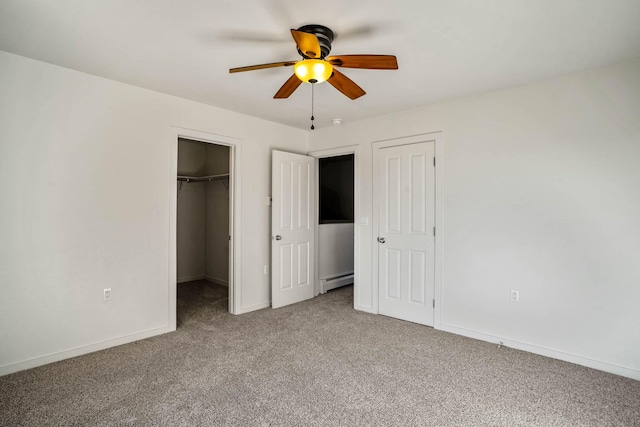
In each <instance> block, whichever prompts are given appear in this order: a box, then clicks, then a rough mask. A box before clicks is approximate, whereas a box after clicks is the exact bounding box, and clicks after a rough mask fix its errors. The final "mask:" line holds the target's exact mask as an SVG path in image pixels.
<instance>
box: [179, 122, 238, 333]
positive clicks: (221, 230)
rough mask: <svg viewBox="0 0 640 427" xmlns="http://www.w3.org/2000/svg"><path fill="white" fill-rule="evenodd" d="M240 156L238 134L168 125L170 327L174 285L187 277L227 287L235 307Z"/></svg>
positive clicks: (184, 282)
mask: <svg viewBox="0 0 640 427" xmlns="http://www.w3.org/2000/svg"><path fill="white" fill-rule="evenodd" d="M239 161H240V141H239V140H237V139H235V138H229V137H224V136H219V135H214V134H208V133H204V132H199V131H194V130H188V129H182V128H173V127H172V136H171V165H172V168H171V176H172V180H171V188H172V191H171V208H170V209H171V210H170V214H171V215H170V230H169V249H170V263H169V265H170V271H169V305H170V318H169V322H170V325H171V327H172V328H173V329H175V327H176V313H177V309H176V304H177V300H176V294H177V289H178V286H189V283H188V282H196V281H197V282H199V286H203V285H207V284H211V286H216V285H217V286H218V287H220V286H224V287H227V290H226V291H224V293H225V294H227V295H228V301H229V303H228V310H229V312H230V313H233V314H236V313H238V307H237V306H236V305H237V303H238V296H239V295H238V294H239V289H236V286H237V284H238V283H239V277H238V276H239V271H240V265H239V262H238V261H239V255H238V254H239V251H240V247H239V234H240V233H239V231H240V211H239V200H237V198H236V197H234V195H235V194H238V191H239V180H238V176H239V170H238V168H237V165H238V162H239ZM236 240H238V241H236ZM213 284H215V285H213ZM181 289H184V288H182V287H181ZM218 293H220V292H219V291H218Z"/></svg>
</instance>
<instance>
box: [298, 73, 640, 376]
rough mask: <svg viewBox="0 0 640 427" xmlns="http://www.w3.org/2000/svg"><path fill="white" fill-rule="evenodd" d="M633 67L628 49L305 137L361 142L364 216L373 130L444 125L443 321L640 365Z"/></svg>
mask: <svg viewBox="0 0 640 427" xmlns="http://www.w3.org/2000/svg"><path fill="white" fill-rule="evenodd" d="M639 76H640V61H635V62H629V63H626V64H621V65H616V66H612V67H608V68H602V69H597V70H592V71H589V72H585V73H580V74H574V75H568V76H565V77H562V78H557V79H554V80H549V81H545V82H541V83H538V84H532V85H527V86H522V87H517V88H513V89H509V90H503V91H498V92H493V93H486V94H481V95H477V96H472V97H468V98H464V99H457V100H452V101H448V102H442V103H439V104H436V105H432V106H427V107H424V108H420V109H416V110H411V111H406V112H402V113H398V114H393V115H388V116H383V117H377V118H375V119H373V120H366V121H361V122H356V123H352V124H347V125H343V126H341V127H332V128H325V129H319V130H316V131H315V132H312V133H311V134H310V150H321V149H328V148H333V147H340V146H347V145H352V144H354V143H355V144H360V151H361V163H360V164H361V170H360V172H359V176H358V181H359V186H358V188H359V197H360V209H361V211H360V214H359V216H360V217H369V218H371V217H372V216H373V212H372V196H371V179H370V177H371V173H372V167H371V156H372V154H371V153H372V151H371V142H372V141H376V140H385V139H392V138H398V137H402V136H409V135H417V134H422V133H428V132H434V131H442V132H443V134H442V135H443V137H444V144H443V150H442V153H443V155H442V156H441V158H439V159H438V167H439V168H443V212H442V214H443V230H440V232H441V233H442V234H441V235H442V236H443V247H442V256H443V265H442V277H443V278H442V284H441V286H442V297H441V299H440V300H439V301H438V302H437V304H438V307H439V313H440V319H438V320H439V321H440V327H441V328H442V329H445V330H448V331H453V332H456V333H461V334H464V335H468V336H474V337H477V338H481V339H486V340H489V341H494V342H498V341H501V340H502V341H504V342H505V343H506V344H507V345H510V346H513V347H518V348H523V349H527V350H530V351H534V352H538V353H541V354H548V355H551V356H553V357H558V358H561V359H565V360H571V361H574V362H577V363H581V364H584V365H588V366H593V367H596V368H600V369H604V370H608V371H611V372H616V373H619V374H622V375H627V376H631V377H634V378H637V379H640V327H639V326H638V325H640V310H639V309H638V307H639V304H640V286H639V284H640V262H638V260H639V259H640V238H639V236H640V221H639V218H640V197H639V196H638V194H640V193H639V191H640V190H639V189H640V167H638V161H640V78H639ZM369 224H371V222H370V223H369ZM357 226H358V227H361V234H360V235H361V241H360V248H361V249H360V259H361V267H360V270H359V271H358V272H357V274H358V275H359V277H360V280H359V289H358V290H357V291H356V295H357V296H358V300H357V301H356V308H358V309H360V310H365V311H371V312H375V311H376V310H377V307H375V306H374V303H373V301H374V299H373V293H374V292H376V290H375V289H372V288H371V283H372V281H371V274H372V272H371V259H372V258H371V256H372V248H373V245H374V243H373V240H374V236H375V234H374V230H372V227H371V226H370V225H357ZM511 289H517V290H519V291H520V303H517V304H516V303H512V302H510V300H509V296H510V290H511Z"/></svg>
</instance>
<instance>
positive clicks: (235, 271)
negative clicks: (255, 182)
mask: <svg viewBox="0 0 640 427" xmlns="http://www.w3.org/2000/svg"><path fill="white" fill-rule="evenodd" d="M169 134H170V136H169V164H170V167H169V272H168V273H169V277H168V289H169V319H168V323H169V327H170V329H171V330H175V329H176V304H177V299H176V290H177V283H176V273H177V271H176V268H177V262H176V260H177V256H176V250H177V243H176V232H177V208H178V197H177V191H178V182H177V180H176V176H177V174H178V139H179V138H186V139H190V140H193V141H199V142H205V143H209V144H217V145H225V146H228V147H229V236H230V239H229V255H230V256H229V313H231V314H241V313H242V309H241V291H242V289H241V283H242V282H241V280H240V273H241V271H242V269H241V259H242V258H241V254H242V252H241V247H240V246H241V238H240V232H241V230H242V228H241V226H240V222H241V218H242V215H241V207H242V205H241V203H240V197H238V195H239V194H241V191H240V188H241V187H240V177H241V176H242V174H241V169H240V167H241V165H242V140H240V139H238V138H232V137H228V136H223V135H216V134H213V133H208V132H203V131H198V130H194V129H187V128H181V127H177V126H170V132H169Z"/></svg>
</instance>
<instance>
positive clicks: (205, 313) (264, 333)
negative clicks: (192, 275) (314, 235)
mask: <svg viewBox="0 0 640 427" xmlns="http://www.w3.org/2000/svg"><path fill="white" fill-rule="evenodd" d="M178 294H179V295H178V313H179V314H178V330H177V331H176V332H173V333H170V334H165V335H162V336H158V337H154V338H150V339H147V340H143V341H138V342H135V343H131V344H127V345H122V346H119V347H115V348H111V349H108V350H104V351H100V352H96V353H92V354H89V355H85V356H81V357H77V358H74V359H69V360H65V361H62V362H58V363H53V364H50V365H47V366H43V367H39V368H35V369H31V370H28V371H23V372H18V373H15V374H12V375H7V376H4V377H0V425H1V426H106V425H111V426H127V425H139V426H208V425H238V426H311V425H314V426H315V425H317V426H360V425H370V426H374V425H393V426H408V425H410V426H481V425H485V426H640V382H639V381H634V380H631V379H628V378H623V377H619V376H615V375H611V374H608V373H604V372H600V371H596V370H593V369H589V368H585V367H581V366H577V365H573V364H570V363H566V362H561V361H558V360H554V359H549V358H545V357H542V356H537V355H533V354H529V353H526V352H522V351H517V350H513V349H509V348H505V347H501V348H499V347H497V346H496V345H493V344H490V343H486V342H481V341H476V340H472V339H468V338H464V337H460V336H456V335H453V334H448V333H445V332H441V331H436V330H434V329H432V328H428V327H424V326H420V325H415V324H412V323H408V322H403V321H400V320H396V319H391V318H387V317H384V316H375V315H370V314H367V313H362V312H357V311H355V310H353V308H352V301H353V289H352V287H351V286H349V287H345V288H341V289H337V290H334V291H331V292H329V293H328V294H326V295H321V296H319V297H317V298H314V299H313V300H310V301H306V302H303V303H300V304H296V305H294V306H290V307H285V308H282V309H278V310H272V309H264V310H260V311H257V312H253V313H249V314H246V315H242V316H233V315H230V314H228V313H227V312H226V308H227V298H226V288H222V287H219V286H215V285H211V284H209V283H207V282H192V283H189V284H183V285H180V286H179V291H178Z"/></svg>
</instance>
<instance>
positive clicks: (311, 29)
mask: <svg viewBox="0 0 640 427" xmlns="http://www.w3.org/2000/svg"><path fill="white" fill-rule="evenodd" d="M298 31H302V32H305V33H309V34H313V35H314V36H316V37H317V38H318V43H319V44H320V58H315V59H324V58H325V57H326V56H327V55H329V52H331V43H332V42H333V39H334V37H335V36H334V34H333V31H331V30H330V29H329V28H327V27H325V26H324V25H318V24H309V25H303V26H302V27H300V28H298ZM298 53H299V54H300V55H302V56H303V57H304V58H307V59H309V57H308V56H307V55H305V54H304V53H302V52H301V51H300V49H298Z"/></svg>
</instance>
